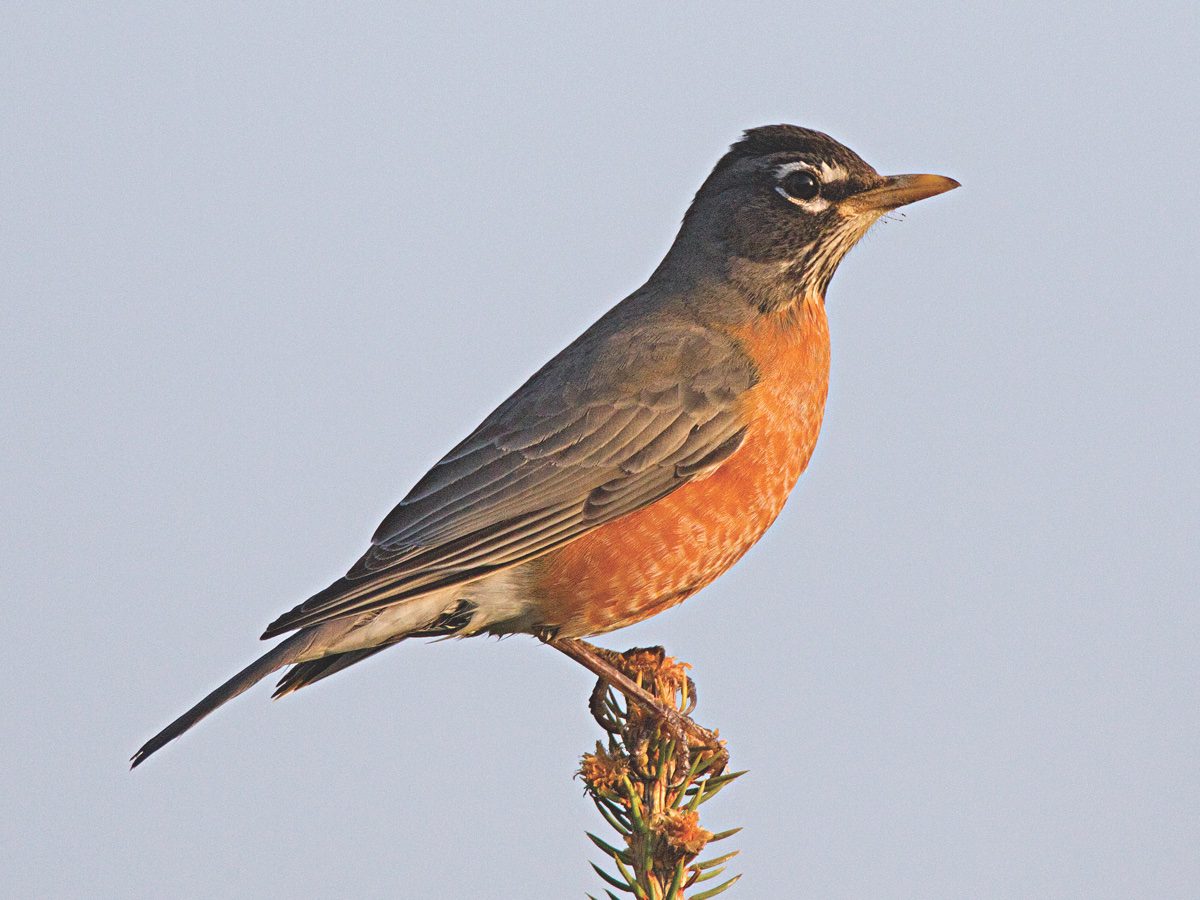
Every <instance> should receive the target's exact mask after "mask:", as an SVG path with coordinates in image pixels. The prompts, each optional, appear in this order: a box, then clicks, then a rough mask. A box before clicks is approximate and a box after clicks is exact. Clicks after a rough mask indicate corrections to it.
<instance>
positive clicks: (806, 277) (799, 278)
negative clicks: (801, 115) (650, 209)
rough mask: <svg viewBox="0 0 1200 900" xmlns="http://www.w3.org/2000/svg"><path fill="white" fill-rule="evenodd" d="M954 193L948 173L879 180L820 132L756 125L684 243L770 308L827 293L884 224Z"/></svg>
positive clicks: (709, 187)
mask: <svg viewBox="0 0 1200 900" xmlns="http://www.w3.org/2000/svg"><path fill="white" fill-rule="evenodd" d="M955 187H958V182H956V181H953V180H952V179H949V178H944V177H942V176H940V175H893V176H883V175H880V174H879V173H878V172H876V171H875V169H873V168H872V167H871V166H870V165H868V164H867V163H866V162H865V161H864V160H863V159H862V157H860V156H859V155H858V154H857V153H855V152H854V151H853V150H851V149H850V148H849V147H846V146H845V145H843V144H839V143H838V142H837V141H835V140H834V139H833V138H831V137H830V136H829V135H827V134H822V133H821V132H819V131H812V130H810V129H808V128H800V127H798V126H796V125H768V126H764V127H762V128H752V129H750V130H749V131H747V132H746V133H745V135H744V136H743V138H742V139H741V140H740V141H738V142H737V143H736V144H734V145H733V146H732V147H731V148H730V149H729V152H728V153H726V154H725V155H724V156H723V157H722V158H721V160H720V161H719V162H718V163H717V165H716V168H714V169H713V171H712V174H711V175H709V176H708V178H707V179H706V180H705V182H704V184H703V185H702V186H701V187H700V190H699V191H698V192H697V193H696V198H695V200H693V201H692V206H691V208H690V209H689V210H688V212H687V215H686V216H685V217H684V221H683V227H682V229H681V230H680V234H679V238H678V239H677V241H676V245H677V248H678V249H679V250H684V249H685V248H687V250H686V252H687V253H688V254H695V253H701V254H703V256H705V257H707V258H708V259H709V260H710V265H711V261H712V260H714V259H720V260H722V264H723V265H724V266H725V267H726V271H725V272H724V273H723V274H724V277H726V278H728V279H730V280H732V281H733V282H734V283H735V284H737V286H738V287H740V288H742V289H743V290H744V291H745V292H747V293H749V294H751V295H752V297H751V299H752V301H753V302H754V303H755V305H757V306H759V307H760V308H762V309H763V310H764V311H767V310H769V309H775V308H779V307H780V306H784V305H788V304H790V303H792V302H794V301H795V300H797V299H800V298H802V297H805V296H809V297H813V296H824V292H825V288H826V286H827V285H828V284H829V279H830V278H832V277H833V273H834V271H835V270H836V269H837V265H838V263H839V262H841V259H842V257H843V256H845V255H846V253H847V251H849V249H850V248H851V247H853V246H854V244H855V243H856V242H857V241H858V239H859V238H861V237H862V236H863V235H864V234H865V233H866V231H867V229H868V228H870V227H871V225H872V224H873V223H874V222H875V220H876V219H878V218H879V217H880V216H881V215H883V214H884V213H885V212H887V211H888V210H891V209H895V208H896V207H898V206H903V205H904V204H906V203H912V202H914V201H916V200H921V199H924V198H925V197H932V196H933V195H935V194H940V193H942V192H943V191H948V190H950V189H952V188H955ZM672 255H675V254H674V253H673V254H672ZM668 258H670V257H668Z"/></svg>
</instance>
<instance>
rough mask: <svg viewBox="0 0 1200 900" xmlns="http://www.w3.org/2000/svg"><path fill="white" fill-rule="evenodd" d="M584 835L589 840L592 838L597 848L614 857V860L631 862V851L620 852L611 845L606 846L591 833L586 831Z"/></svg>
mask: <svg viewBox="0 0 1200 900" xmlns="http://www.w3.org/2000/svg"><path fill="white" fill-rule="evenodd" d="M584 834H586V835H587V836H588V837H589V838H591V841H592V843H593V844H595V845H596V846H597V847H599V848H600V849H601V850H603V851H604V852H605V853H607V854H608V855H609V856H611V857H613V858H614V859H619V860H622V861H623V862H629V851H628V850H618V849H617V848H616V847H614V846H612V845H611V844H606V843H605V842H604V841H602V840H600V838H598V837H596V835H594V834H592V833H591V832H590V831H585V832H584Z"/></svg>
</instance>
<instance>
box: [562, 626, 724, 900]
mask: <svg viewBox="0 0 1200 900" xmlns="http://www.w3.org/2000/svg"><path fill="white" fill-rule="evenodd" d="M588 647H589V649H591V650H594V649H596V648H591V647H590V645H588ZM560 649H561V648H560ZM599 652H600V653H602V654H603V655H604V657H605V660H606V662H608V663H609V664H611V665H612V666H613V667H614V668H615V669H616V671H617V672H619V673H620V674H621V675H622V676H624V677H625V678H628V679H629V680H630V681H631V682H632V683H633V684H634V685H636V687H637V688H639V689H641V690H644V691H645V692H646V693H647V694H648V695H649V697H650V698H653V700H655V701H657V704H656V705H658V706H660V707H665V708H666V709H667V710H669V711H671V712H673V713H675V714H676V716H678V717H679V719H682V720H684V721H686V722H687V724H689V725H691V728H687V729H684V730H681V729H680V727H679V719H672V718H664V716H663V715H662V711H661V709H657V710H656V709H650V708H648V707H647V706H645V705H643V703H642V702H640V698H639V701H638V702H635V701H630V700H628V699H624V698H621V697H620V696H619V695H618V693H617V692H616V691H615V690H613V688H612V687H611V686H610V684H609V681H608V680H606V679H605V677H604V676H601V678H600V680H599V681H598V682H597V684H596V688H595V690H593V691H592V696H591V699H590V701H589V707H590V709H591V712H592V715H593V716H594V717H595V719H596V721H597V723H599V725H600V727H601V728H603V729H604V731H605V732H606V733H607V737H608V740H607V745H606V744H605V742H603V741H597V742H596V749H595V751H594V752H592V753H586V754H584V756H583V759H582V762H581V765H580V768H579V776H580V778H582V779H583V783H584V785H585V786H586V790H587V794H588V796H590V797H591V798H592V802H594V803H595V804H596V808H597V809H598V810H599V811H600V815H601V816H603V817H604V820H605V821H606V822H607V823H608V825H609V826H610V827H611V828H612V829H613V830H614V831H616V832H617V837H618V840H617V841H616V842H615V845H614V844H613V843H609V842H607V841H604V840H602V839H601V838H600V837H598V836H596V835H594V834H591V833H589V834H588V837H589V838H591V840H592V843H593V844H595V845H596V846H597V847H598V848H599V849H600V850H601V852H603V853H604V854H605V855H606V856H607V857H608V859H609V861H610V862H611V863H612V865H613V866H614V868H615V870H616V871H615V873H614V872H609V871H606V870H604V869H602V868H601V867H600V866H597V865H596V864H595V863H593V864H592V868H594V869H595V870H596V872H597V873H598V874H599V875H600V877H601V878H603V879H604V881H605V883H606V885H608V887H607V888H606V889H605V893H606V894H607V896H608V897H609V898H610V900H617V894H614V893H613V890H612V889H616V890H617V891H619V892H622V893H625V894H632V895H633V896H634V897H636V898H638V900H685V897H686V900H705V898H708V897H715V896H717V895H718V894H720V893H722V892H724V891H725V890H726V889H727V888H729V887H731V886H732V885H733V884H734V883H735V882H736V881H737V880H738V879H739V878H740V877H741V876H740V875H735V876H733V877H732V878H729V879H727V880H725V881H721V882H719V883H717V884H715V886H713V885H711V882H713V881H714V880H716V879H718V878H719V877H720V876H721V875H722V874H724V872H725V867H726V863H728V861H729V860H730V859H732V858H733V857H734V856H736V855H737V852H738V851H736V850H734V851H732V852H729V853H725V854H722V855H718V856H716V857H713V858H710V859H707V860H704V861H699V862H698V861H697V858H698V857H699V855H700V854H701V852H702V851H703V850H704V849H705V847H707V846H708V845H709V844H712V843H715V842H717V841H721V840H724V839H725V838H727V837H730V836H731V835H733V834H736V833H737V832H738V831H740V830H741V829H740V828H732V829H729V830H726V831H722V832H720V833H717V834H713V833H712V832H711V831H708V830H707V829H705V828H702V827H701V826H700V807H701V806H702V805H703V804H704V803H706V802H707V801H708V800H710V799H711V798H712V797H713V796H715V795H716V794H717V792H718V791H720V790H721V789H722V788H723V787H725V786H726V785H727V784H729V783H730V782H732V781H734V780H735V779H736V778H738V777H739V776H741V775H743V774H744V773H743V772H730V773H726V772H725V768H726V765H727V763H728V760H729V755H728V753H727V752H726V751H725V746H724V743H723V742H722V741H720V740H719V738H718V737H717V734H716V732H708V731H705V730H704V729H701V728H699V727H698V726H695V725H694V723H692V722H691V720H690V719H687V716H688V714H689V713H690V712H691V711H692V709H693V708H694V707H695V703H696V686H695V684H694V682H693V681H692V679H691V678H689V677H688V675H687V670H688V669H690V668H691V667H690V666H689V665H688V664H687V663H684V662H679V661H677V660H675V659H672V658H671V657H669V656H667V655H666V654H665V653H664V651H663V649H662V648H661V647H652V648H635V649H633V650H629V651H626V652H625V653H612V652H609V651H599ZM635 696H639V695H638V694H635ZM684 731H686V732H687V733H689V734H691V733H699V734H702V735H704V736H705V737H706V738H707V740H706V741H705V742H703V743H692V744H690V742H689V741H688V740H687V739H686V738H685V737H684ZM689 744H690V746H689ZM693 890H694V891H695V892H694V893H692V891H693ZM685 892H688V893H686V894H685ZM588 896H589V897H590V898H592V900H596V898H594V897H593V896H592V895H591V894H589V895H588Z"/></svg>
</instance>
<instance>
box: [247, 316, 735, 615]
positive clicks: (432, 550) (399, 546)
mask: <svg viewBox="0 0 1200 900" xmlns="http://www.w3.org/2000/svg"><path fill="white" fill-rule="evenodd" d="M590 335H591V333H590V332H589V333H588V334H585V335H584V336H583V337H582V338H580V339H579V341H577V342H576V343H575V344H574V345H572V347H569V348H568V349H567V350H566V351H564V352H563V353H562V354H560V355H559V356H558V357H556V358H555V359H554V360H552V361H551V362H550V363H549V364H548V365H547V366H546V367H544V368H543V369H542V370H541V371H540V372H538V373H537V374H536V375H535V376H534V377H533V378H531V379H530V380H529V381H528V382H526V384H525V385H524V386H522V387H521V388H520V389H519V390H518V391H517V392H516V393H514V394H513V396H511V397H510V398H509V399H508V400H507V401H505V402H504V403H503V404H502V405H501V406H500V407H499V408H498V409H497V410H496V411H495V412H493V413H492V414H491V415H490V416H488V418H487V419H486V420H484V422H483V423H482V424H481V425H480V426H479V427H478V428H477V429H476V430H475V431H474V432H473V433H472V434H471V435H469V436H468V437H467V438H466V439H465V440H464V441H462V442H461V443H460V444H459V445H458V446H457V447H455V448H454V449H453V450H451V451H450V452H449V453H447V454H446V455H445V456H444V457H443V458H442V459H441V460H440V461H439V462H438V463H437V464H436V465H435V466H434V467H433V468H432V469H431V470H430V471H429V472H428V473H427V474H426V475H425V477H424V478H422V479H421V480H420V481H419V482H417V484H416V485H415V486H414V487H413V489H412V490H411V491H409V493H408V495H407V496H406V497H405V498H404V499H403V500H402V501H401V502H400V503H399V505H397V506H396V508H395V509H394V510H392V512H391V513H389V514H388V516H387V517H386V518H385V519H384V521H383V523H382V524H381V525H380V527H379V529H378V530H377V531H376V533H375V536H374V538H373V539H372V545H371V548H370V549H369V550H368V551H367V552H366V554H364V555H363V556H362V558H361V559H359V561H358V562H357V563H355V565H354V566H353V567H352V568H351V569H350V571H349V572H348V573H347V574H346V576H345V577H344V578H342V579H340V580H339V581H337V582H335V583H334V584H332V585H331V586H330V587H329V588H327V589H325V590H324V591H321V592H320V593H318V594H316V595H315V596H313V597H312V598H310V599H309V600H307V601H306V602H305V603H303V604H301V605H300V606H298V607H296V608H295V609H293V610H292V611H291V612H289V613H287V614H285V615H284V616H281V617H280V618H279V619H277V620H276V621H275V622H273V623H272V624H271V626H270V627H269V628H268V629H267V632H266V633H265V634H264V637H272V636H274V635H277V634H281V633H283V632H285V631H291V630H294V629H297V628H303V627H306V626H309V625H315V624H317V623H319V622H323V621H327V620H329V619H333V618H337V617H340V616H344V615H349V614H353V613H359V612H363V611H366V610H369V609H373V608H377V607H380V606H386V605H389V604H391V603H395V602H399V601H400V600H403V599H406V598H408V597H413V596H417V595H419V594H423V593H427V592H428V591H431V590H435V589H437V588H441V587H445V586H447V585H450V584H455V583H462V582H466V581H471V580H474V579H476V578H479V577H481V576H482V575H486V574H488V573H489V572H493V571H497V570H499V569H503V568H507V567H509V566H512V565H516V564H518V563H520V562H523V561H526V560H529V559H533V558H536V557H538V556H541V555H543V554H545V553H547V552H549V551H551V550H553V549H555V548H556V547H559V546H562V545H563V544H565V543H567V542H569V541H571V540H574V539H575V538H577V537H579V536H581V535H582V534H584V533H586V532H587V531H590V530H592V529H593V528H596V527H598V526H600V525H602V524H604V523H605V522H609V521H612V520H613V519H615V518H618V517H620V516H623V515H627V514H629V513H630V512H633V511H635V510H637V509H640V508H642V507H644V506H646V505H647V504H649V503H653V502H654V501H655V500H658V499H660V498H661V497H663V496H665V495H666V494H669V493H671V492H672V491H673V490H675V489H677V488H678V487H680V486H681V485H683V484H686V483H687V482H688V481H690V480H691V479H693V478H695V477H697V475H699V474H701V473H703V472H705V471H708V470H711V469H712V468H714V467H716V466H718V465H720V464H721V463H722V462H723V461H724V460H725V459H727V458H728V457H729V456H730V455H732V454H733V453H734V452H735V451H736V450H737V448H738V447H739V446H740V445H741V441H742V437H743V436H744V433H745V428H744V423H743V422H742V420H741V416H740V409H739V399H740V398H741V396H742V395H743V394H744V393H745V391H746V390H748V389H749V388H750V387H751V386H753V384H754V381H755V371H754V367H753V364H752V363H751V362H750V360H749V359H748V358H747V357H746V356H745V354H744V353H743V352H742V351H741V350H740V348H739V347H738V346H737V345H736V343H735V342H734V341H733V340H732V339H730V338H728V337H726V336H725V335H722V334H719V333H717V332H713V331H711V330H709V329H704V328H701V327H699V326H696V325H691V324H686V323H679V324H677V325H676V326H675V327H674V328H660V329H658V330H657V331H656V334H655V337H654V338H653V339H652V340H648V339H646V338H645V336H644V332H642V333H641V334H640V335H630V334H623V333H621V332H618V333H616V334H610V335H607V336H603V337H602V338H597V339H594V340H592V341H588V338H589V336H590Z"/></svg>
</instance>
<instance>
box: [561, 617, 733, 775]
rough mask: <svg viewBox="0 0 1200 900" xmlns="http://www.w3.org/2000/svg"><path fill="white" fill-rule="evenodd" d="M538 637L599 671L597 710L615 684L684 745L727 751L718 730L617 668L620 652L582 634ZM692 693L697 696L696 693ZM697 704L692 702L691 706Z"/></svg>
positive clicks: (594, 702)
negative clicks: (666, 702)
mask: <svg viewBox="0 0 1200 900" xmlns="http://www.w3.org/2000/svg"><path fill="white" fill-rule="evenodd" d="M538 639H539V640H541V641H542V642H543V643H546V644H549V645H550V646H551V647H553V648H554V649H555V650H558V651H559V652H560V653H563V654H566V655H567V656H569V657H570V658H571V659H573V660H575V662H577V663H579V664H580V665H581V666H583V667H584V668H586V669H588V670H590V671H591V672H593V673H595V675H596V677H598V678H599V679H600V683H599V684H597V685H596V689H595V690H594V691H593V692H592V698H591V702H590V704H589V705H590V706H591V707H592V712H593V714H594V713H595V712H596V706H597V701H598V699H599V701H600V702H601V703H602V701H603V697H604V694H605V691H606V689H607V685H612V687H614V688H616V689H617V690H618V691H620V692H621V693H622V694H624V695H625V699H626V700H628V701H630V702H635V703H637V704H638V705H639V706H642V707H643V708H644V709H646V710H648V711H649V712H650V714H651V715H653V716H654V717H655V718H657V719H659V720H660V721H661V722H662V723H663V724H664V725H665V726H666V728H667V730H668V731H669V732H670V733H671V736H672V738H674V739H675V740H676V742H677V743H678V744H679V745H680V746H681V748H682V747H686V746H689V745H690V746H697V747H703V748H706V749H709V750H714V751H717V752H718V753H721V752H723V750H724V748H723V747H722V746H721V742H720V740H719V739H718V738H717V736H716V735H715V734H713V733H712V732H711V731H709V730H708V729H707V728H701V727H700V726H699V725H697V724H696V723H695V722H693V721H692V720H691V719H690V718H688V717H687V716H686V715H684V714H682V713H680V712H679V710H677V709H672V708H670V707H668V706H666V705H664V704H663V703H662V702H661V701H660V700H659V699H658V698H657V697H655V696H654V695H652V694H651V693H650V692H649V691H647V690H646V689H645V688H642V687H640V686H639V685H638V684H637V683H636V682H634V681H633V679H631V678H630V677H629V676H628V675H626V674H625V673H624V672H622V671H621V670H620V669H619V668H617V666H616V665H615V664H614V663H613V662H612V659H614V658H617V657H619V656H620V654H617V653H614V652H613V651H611V650H604V649H603V648H601V647H596V646H593V645H592V644H589V643H588V642H587V641H581V640H579V639H578V638H560V637H553V636H550V635H547V634H539V635H538ZM606 657H607V658H606ZM689 687H691V685H689ZM692 696H695V695H694V693H693V694H692ZM693 705H694V704H689V710H690V709H691V708H692V707H693Z"/></svg>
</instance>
